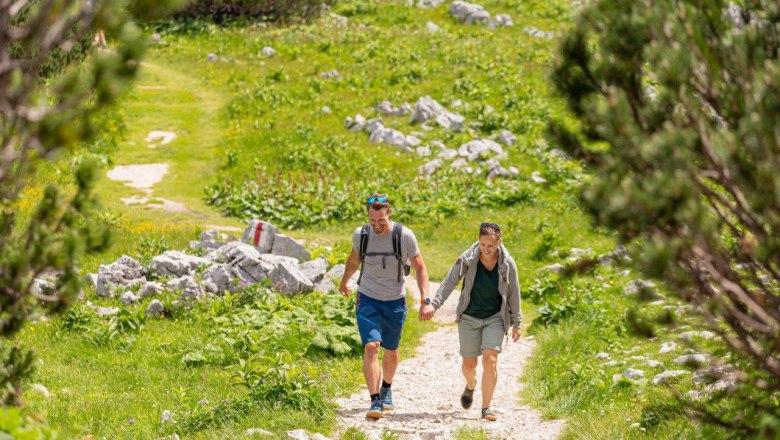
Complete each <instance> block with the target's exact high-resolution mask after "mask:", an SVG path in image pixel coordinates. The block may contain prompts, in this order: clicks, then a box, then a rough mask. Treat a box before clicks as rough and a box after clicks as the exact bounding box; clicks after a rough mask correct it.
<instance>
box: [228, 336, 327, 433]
mask: <svg viewBox="0 0 780 440" xmlns="http://www.w3.org/2000/svg"><path fill="white" fill-rule="evenodd" d="M233 378H234V380H235V381H236V384H237V385H239V386H242V387H245V388H247V389H248V391H249V394H250V396H251V397H252V399H254V400H255V401H256V402H257V403H258V404H260V405H263V406H267V407H269V408H275V409H279V408H289V409H292V410H296V411H305V412H307V413H309V414H311V415H312V416H314V417H315V418H318V419H321V418H322V417H323V416H324V415H325V412H326V411H327V409H328V408H329V405H330V404H329V403H328V401H326V400H325V398H324V393H323V391H322V390H321V386H320V384H319V382H318V381H316V380H313V379H311V378H310V377H309V376H308V375H307V374H306V372H305V371H304V370H303V369H302V367H301V366H300V363H297V362H294V361H293V357H292V355H291V354H290V353H288V352H284V351H282V352H277V353H275V354H274V356H264V357H260V358H256V357H251V358H248V359H239V363H238V365H237V366H236V367H234V369H233Z"/></svg>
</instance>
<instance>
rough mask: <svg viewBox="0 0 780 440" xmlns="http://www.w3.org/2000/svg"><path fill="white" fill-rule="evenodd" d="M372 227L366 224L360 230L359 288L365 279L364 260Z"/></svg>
mask: <svg viewBox="0 0 780 440" xmlns="http://www.w3.org/2000/svg"><path fill="white" fill-rule="evenodd" d="M370 227H371V225H369V224H368V223H366V224H364V225H363V227H362V228H361V229H360V246H359V248H358V253H359V255H360V275H359V276H358V281H357V283H358V286H359V285H360V280H361V279H363V266H364V264H363V260H365V259H366V249H368V233H369V228H370Z"/></svg>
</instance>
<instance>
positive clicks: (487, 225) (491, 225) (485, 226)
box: [479, 222, 501, 232]
mask: <svg viewBox="0 0 780 440" xmlns="http://www.w3.org/2000/svg"><path fill="white" fill-rule="evenodd" d="M479 229H492V230H494V231H496V232H500V231H501V227H500V226H498V225H497V224H495V223H490V222H484V223H482V224H481V225H479Z"/></svg>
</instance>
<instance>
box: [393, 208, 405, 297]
mask: <svg viewBox="0 0 780 440" xmlns="http://www.w3.org/2000/svg"><path fill="white" fill-rule="evenodd" d="M403 229H404V225H402V224H401V223H398V222H395V224H394V225H393V236H392V241H393V254H395V258H396V260H398V282H399V283H400V282H402V281H403V279H404V278H403V262H401V258H402V256H401V233H402V232H403Z"/></svg>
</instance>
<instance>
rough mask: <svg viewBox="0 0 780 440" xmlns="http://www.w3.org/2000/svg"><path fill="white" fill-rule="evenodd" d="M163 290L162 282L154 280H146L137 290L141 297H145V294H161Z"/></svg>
mask: <svg viewBox="0 0 780 440" xmlns="http://www.w3.org/2000/svg"><path fill="white" fill-rule="evenodd" d="M162 291H163V285H162V283H158V282H155V281H147V282H146V283H144V285H143V287H141V290H139V291H138V295H139V296H140V297H141V298H145V297H147V296H157V295H159V294H161V293H162Z"/></svg>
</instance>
